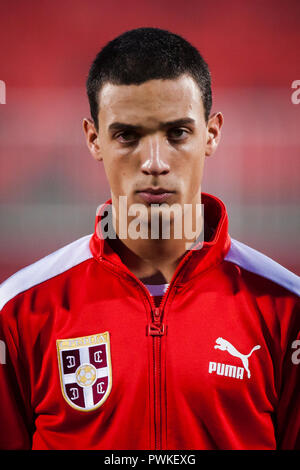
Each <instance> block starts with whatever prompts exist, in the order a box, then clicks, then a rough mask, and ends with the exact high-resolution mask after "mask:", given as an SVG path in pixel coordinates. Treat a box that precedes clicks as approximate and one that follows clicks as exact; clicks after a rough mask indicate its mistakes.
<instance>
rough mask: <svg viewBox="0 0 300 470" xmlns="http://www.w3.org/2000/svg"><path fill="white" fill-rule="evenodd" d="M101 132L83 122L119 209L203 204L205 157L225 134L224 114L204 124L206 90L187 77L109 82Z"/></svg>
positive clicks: (101, 113) (101, 111)
mask: <svg viewBox="0 0 300 470" xmlns="http://www.w3.org/2000/svg"><path fill="white" fill-rule="evenodd" d="M99 108H100V109H99V114H98V119H99V132H97V131H96V129H95V127H94V124H93V122H92V121H91V120H89V119H85V120H84V123H83V127H84V131H85V134H86V139H87V144H88V146H89V149H90V151H91V153H92V155H93V156H94V158H95V159H97V160H101V161H103V164H104V168H105V172H106V176H107V179H108V182H109V185H110V188H111V196H112V202H113V204H114V207H115V209H116V211H117V210H118V207H119V202H118V201H119V196H127V202H128V205H131V204H134V203H141V204H145V205H146V206H148V207H149V208H150V205H151V204H153V203H156V204H159V203H162V202H164V203H167V204H169V205H171V204H174V203H177V204H180V206H183V205H184V204H192V205H195V204H197V203H201V182H202V177H203V165H204V160H205V157H206V156H209V155H211V154H212V153H213V152H214V151H215V149H216V147H217V145H218V141H219V138H220V129H221V126H222V123H223V117H222V115H221V113H217V114H214V115H213V116H211V117H210V119H209V121H208V123H206V122H205V116H204V107H203V103H202V98H201V92H200V90H199V87H198V86H197V84H196V82H195V81H194V80H193V79H192V78H191V77H190V76H187V75H182V76H180V77H179V78H177V79H173V80H150V81H147V82H145V83H143V84H141V85H113V84H111V83H106V84H105V85H104V86H103V88H102V89H101V91H100V96H99Z"/></svg>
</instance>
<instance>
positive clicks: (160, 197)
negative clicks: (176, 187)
mask: <svg viewBox="0 0 300 470" xmlns="http://www.w3.org/2000/svg"><path fill="white" fill-rule="evenodd" d="M137 194H138V195H139V196H140V198H141V199H143V201H144V202H147V203H148V204H160V203H163V202H165V201H167V199H169V197H171V196H172V194H174V191H170V190H168V189H165V188H145V189H141V190H139V191H137Z"/></svg>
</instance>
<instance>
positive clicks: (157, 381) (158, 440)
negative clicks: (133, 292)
mask: <svg viewBox="0 0 300 470" xmlns="http://www.w3.org/2000/svg"><path fill="white" fill-rule="evenodd" d="M191 253H192V251H190V253H188V254H187V255H186V256H185V257H184V258H183V259H182V260H181V262H180V263H179V265H178V266H177V268H176V270H175V273H174V275H173V278H172V280H171V282H170V284H169V286H168V288H167V290H166V292H165V293H164V295H163V298H162V300H161V303H160V306H159V307H156V306H155V304H154V300H153V298H152V296H151V295H150V294H149V291H148V289H147V288H146V287H145V285H144V284H143V283H142V281H140V280H139V279H138V278H137V277H136V276H134V274H132V273H130V271H128V272H127V271H126V270H125V269H122V268H120V267H119V266H118V265H116V264H115V263H112V262H111V261H108V260H107V259H104V258H103V257H99V260H100V261H102V262H104V263H107V264H110V265H112V266H114V268H117V269H118V270H122V271H123V272H124V273H126V274H127V275H128V276H129V277H131V278H132V279H134V281H135V282H136V283H137V284H138V285H139V286H140V288H141V289H142V291H143V292H144V294H145V296H146V297H147V300H148V302H149V304H150V306H151V313H152V319H153V321H152V322H151V323H149V324H148V325H147V332H146V333H147V335H148V336H152V338H153V349H152V351H153V384H154V437H155V439H154V440H155V450H161V449H162V381H161V379H162V374H161V369H162V364H161V362H162V361H161V338H162V336H164V335H165V334H166V332H167V328H166V325H165V324H164V323H162V322H161V320H162V317H163V310H164V307H165V304H166V301H167V297H168V296H169V293H170V290H171V288H172V287H173V285H174V284H175V280H176V278H177V276H178V273H179V271H181V269H182V267H183V265H185V264H186V262H187V261H188V259H189V258H190V256H191Z"/></svg>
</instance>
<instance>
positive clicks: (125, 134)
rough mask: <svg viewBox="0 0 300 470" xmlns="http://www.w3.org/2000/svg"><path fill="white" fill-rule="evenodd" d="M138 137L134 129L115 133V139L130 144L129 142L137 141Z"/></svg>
mask: <svg viewBox="0 0 300 470" xmlns="http://www.w3.org/2000/svg"><path fill="white" fill-rule="evenodd" d="M137 138H138V135H137V133H136V132H134V131H132V130H128V131H122V132H119V133H118V134H116V135H115V139H116V140H117V141H118V142H120V143H121V144H128V143H132V142H135V141H136V140H137Z"/></svg>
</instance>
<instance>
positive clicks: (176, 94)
mask: <svg viewBox="0 0 300 470" xmlns="http://www.w3.org/2000/svg"><path fill="white" fill-rule="evenodd" d="M199 112H200V114H201V115H203V114H204V108H203V102H202V96H201V91H200V89H199V87H198V85H197V83H196V82H195V80H194V79H193V78H192V77H190V76H187V75H183V76H181V77H179V78H177V79H172V80H161V79H158V80H149V81H147V82H145V83H142V84H140V85H114V84H112V83H106V84H105V85H104V86H103V87H102V89H101V90H100V94H99V121H100V122H101V121H102V122H103V120H104V121H106V122H107V121H109V122H108V124H109V123H110V122H112V121H114V120H120V119H121V121H122V122H128V123H130V124H138V123H140V121H141V120H143V121H149V123H150V122H151V121H156V120H159V121H170V120H175V119H180V118H182V116H183V115H184V116H186V117H193V118H195V117H196V116H197V115H199Z"/></svg>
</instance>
